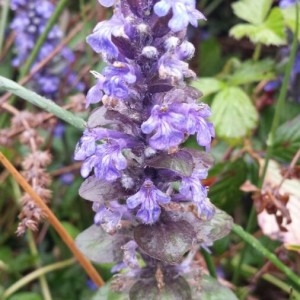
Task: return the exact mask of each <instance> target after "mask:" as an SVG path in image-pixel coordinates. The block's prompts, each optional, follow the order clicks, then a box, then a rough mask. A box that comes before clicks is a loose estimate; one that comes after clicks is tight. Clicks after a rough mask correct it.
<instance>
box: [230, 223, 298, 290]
mask: <svg viewBox="0 0 300 300" xmlns="http://www.w3.org/2000/svg"><path fill="white" fill-rule="evenodd" d="M232 232H233V233H235V234H236V235H237V236H239V237H240V238H241V239H242V240H243V241H245V242H246V243H248V244H249V245H250V246H252V247H253V248H254V249H256V250H257V251H258V252H260V253H261V254H262V255H263V256H264V257H265V258H267V259H268V260H269V261H270V262H272V263H273V264H274V265H275V266H276V267H277V268H278V269H279V270H281V271H282V272H283V273H284V274H285V275H286V276H287V277H288V278H289V279H290V280H291V281H292V282H293V283H294V284H295V285H296V286H297V287H298V288H300V277H299V276H298V275H297V274H295V273H294V272H293V271H292V270H291V269H290V268H289V267H288V266H286V265H285V264H284V263H283V262H281V261H280V260H279V259H278V258H277V256H276V255H275V254H274V253H272V252H270V251H269V250H268V249H267V248H265V247H264V246H263V245H262V244H261V243H260V242H259V241H258V240H257V239H256V238H254V237H253V236H252V235H251V234H249V233H248V232H246V231H245V230H244V229H243V228H242V227H241V226H239V225H237V224H234V225H233V227H232ZM238 264H240V262H238Z"/></svg>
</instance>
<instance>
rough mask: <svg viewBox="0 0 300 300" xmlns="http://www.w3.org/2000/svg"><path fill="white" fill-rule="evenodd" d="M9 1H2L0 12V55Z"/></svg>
mask: <svg viewBox="0 0 300 300" xmlns="http://www.w3.org/2000/svg"><path fill="white" fill-rule="evenodd" d="M9 2H10V1H9V0H4V1H3V5H2V10H1V18H0V53H1V51H2V48H3V41H4V35H5V29H6V22H7V17H8V11H9Z"/></svg>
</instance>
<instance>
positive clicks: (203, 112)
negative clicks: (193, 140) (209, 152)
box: [187, 103, 215, 149]
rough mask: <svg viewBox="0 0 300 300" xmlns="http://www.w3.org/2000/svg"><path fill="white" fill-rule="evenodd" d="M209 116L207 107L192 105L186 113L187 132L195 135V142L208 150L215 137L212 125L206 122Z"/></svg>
mask: <svg viewBox="0 0 300 300" xmlns="http://www.w3.org/2000/svg"><path fill="white" fill-rule="evenodd" d="M210 115H211V111H210V108H209V107H208V105H206V104H204V103H201V104H200V105H192V106H191V108H190V110H189V113H188V119H187V120H188V121H187V122H188V124H187V131H188V133H189V134H195V133H197V142H198V144H199V145H200V146H204V147H206V149H209V148H210V143H211V140H212V138H214V136H215V131H214V127H213V124H212V123H210V122H208V121H207V118H209V117H210Z"/></svg>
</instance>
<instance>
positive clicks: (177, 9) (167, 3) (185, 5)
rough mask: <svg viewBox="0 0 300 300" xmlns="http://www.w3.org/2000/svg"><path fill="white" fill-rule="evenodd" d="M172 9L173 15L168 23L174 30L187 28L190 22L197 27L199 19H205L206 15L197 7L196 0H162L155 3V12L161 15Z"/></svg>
mask: <svg viewBox="0 0 300 300" xmlns="http://www.w3.org/2000/svg"><path fill="white" fill-rule="evenodd" d="M170 9H172V13H173V16H172V18H171V20H170V21H169V24H168V25H169V27H170V29H171V30H173V31H174V32H177V31H181V30H183V29H185V28H186V27H187V26H188V24H189V23H191V24H192V25H193V26H195V27H197V25H198V20H200V19H204V20H205V17H204V15H203V14H202V13H201V12H200V11H198V10H196V8H195V0H183V1H182V0H161V1H159V2H157V3H156V4H155V5H154V12H155V13H156V14H157V15H158V16H159V17H162V16H166V15H167V14H168V12H169V11H170Z"/></svg>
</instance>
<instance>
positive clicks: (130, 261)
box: [122, 240, 140, 269]
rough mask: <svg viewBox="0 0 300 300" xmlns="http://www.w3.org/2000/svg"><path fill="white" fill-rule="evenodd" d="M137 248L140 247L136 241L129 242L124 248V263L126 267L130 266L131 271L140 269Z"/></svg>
mask: <svg viewBox="0 0 300 300" xmlns="http://www.w3.org/2000/svg"><path fill="white" fill-rule="evenodd" d="M137 248H138V245H137V243H136V242H135V241H133V240H132V241H129V242H128V243H126V244H125V245H124V246H122V249H123V250H124V255H123V262H124V264H125V265H126V266H128V267H129V268H131V269H139V268H140V266H139V262H138V260H137V251H136V250H137Z"/></svg>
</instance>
